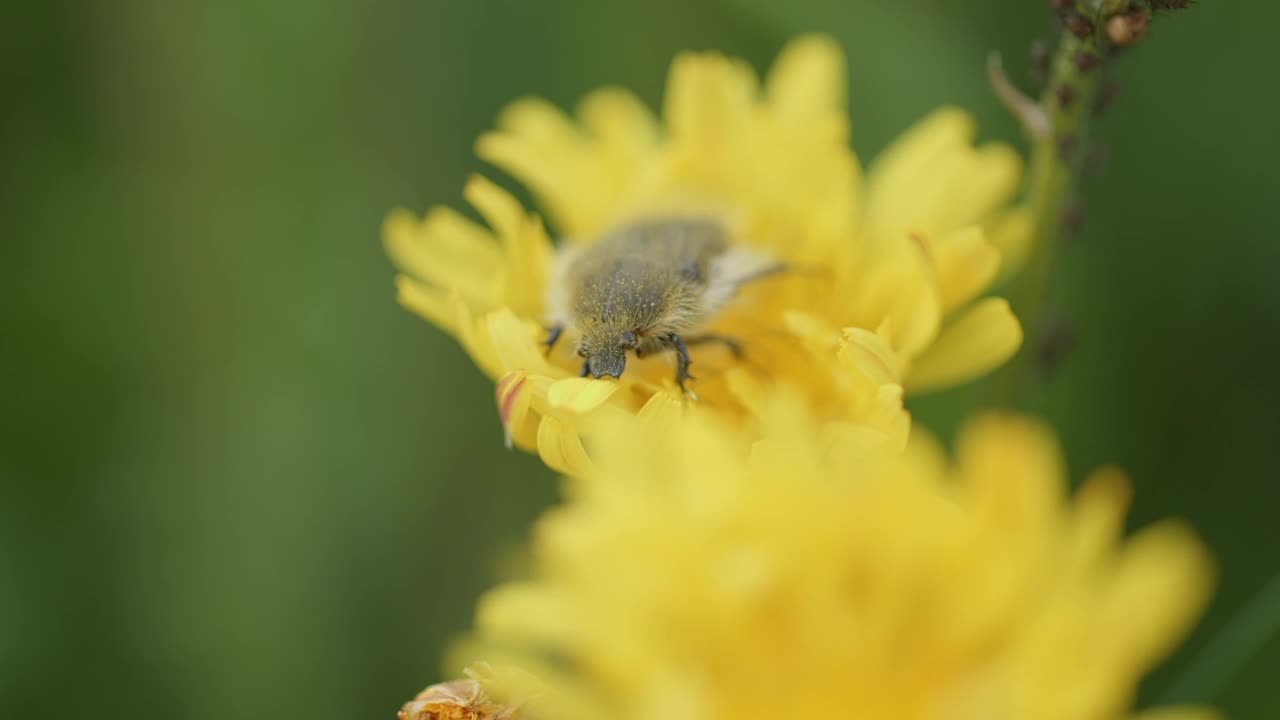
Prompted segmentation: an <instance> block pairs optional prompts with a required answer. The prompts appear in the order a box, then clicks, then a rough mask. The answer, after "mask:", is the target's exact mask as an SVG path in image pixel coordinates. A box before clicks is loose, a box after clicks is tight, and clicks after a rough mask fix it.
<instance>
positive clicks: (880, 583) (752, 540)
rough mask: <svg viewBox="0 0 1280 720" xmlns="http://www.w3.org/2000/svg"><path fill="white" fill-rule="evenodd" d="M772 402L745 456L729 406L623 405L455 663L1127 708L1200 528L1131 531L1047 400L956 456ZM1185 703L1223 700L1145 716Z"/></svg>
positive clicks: (1203, 575) (1086, 711)
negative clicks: (528, 571) (631, 411)
mask: <svg viewBox="0 0 1280 720" xmlns="http://www.w3.org/2000/svg"><path fill="white" fill-rule="evenodd" d="M763 415H764V416H765V417H767V418H769V419H768V421H767V426H766V427H765V428H763V430H762V432H761V439H760V440H758V441H757V442H755V443H754V445H753V447H752V448H751V450H750V452H743V450H744V448H743V442H744V440H743V438H742V435H741V433H740V432H738V431H737V430H735V429H733V428H729V427H726V426H725V425H724V422H723V418H717V417H713V416H711V414H710V413H704V412H698V411H695V412H692V413H691V414H690V415H689V416H688V417H686V419H685V422H683V423H681V424H680V425H679V426H678V428H674V429H673V427H672V426H670V425H666V424H663V423H642V424H641V423H637V422H635V421H634V420H633V419H627V420H631V421H630V422H627V421H625V420H624V421H623V422H621V423H619V424H613V423H606V425H605V427H604V428H602V429H601V431H600V432H599V433H598V434H597V435H594V436H593V438H594V439H595V441H596V452H594V453H593V462H594V469H593V470H592V471H591V472H590V473H588V475H587V476H586V477H584V478H580V479H578V480H575V481H572V482H571V483H570V485H569V490H568V500H567V502H566V504H565V505H564V506H562V507H560V508H558V509H555V510H553V511H551V512H550V513H549V514H548V515H547V516H545V517H544V518H543V519H542V521H541V522H540V524H539V526H538V527H537V531H536V536H535V543H534V554H535V570H534V571H533V576H532V578H531V579H529V580H524V581H519V582H515V583H512V584H508V585H505V586H500V587H498V588H497V589H496V590H494V591H492V592H491V593H489V594H488V595H487V596H486V597H484V598H483V599H482V601H481V603H480V605H479V608H478V611H477V627H478V630H477V636H476V638H475V639H474V640H473V641H472V642H470V643H468V644H466V645H465V648H464V649H463V651H462V654H461V656H460V657H459V659H463V660H464V661H469V660H471V659H472V657H473V656H475V657H483V658H486V659H488V660H491V661H493V662H495V664H498V663H503V664H508V665H510V666H512V667H520V668H523V669H525V670H528V671H531V672H532V673H533V674H534V675H536V676H537V677H538V678H539V679H540V681H541V682H542V683H543V684H544V685H545V688H544V691H545V692H546V697H545V699H546V700H547V702H546V703H544V704H542V705H540V706H539V707H538V709H537V712H534V713H533V714H532V715H531V717H536V718H539V719H540V720H577V719H578V718H583V719H584V720H585V719H586V718H612V719H613V720H676V719H680V720H683V719H688V720H715V719H716V718H726V719H727V718H732V719H734V720H749V719H750V718H761V719H762V720H763V719H765V718H778V717H803V718H831V717H860V718H875V719H877V720H888V719H891V718H893V719H901V720H926V719H927V720H1113V719H1116V718H1121V717H1125V716H1127V715H1128V712H1129V709H1130V706H1131V704H1132V702H1133V696H1134V692H1135V687H1136V684H1137V681H1138V680H1139V679H1140V677H1141V676H1142V675H1143V674H1144V673H1145V672H1146V671H1148V670H1149V669H1150V668H1151V667H1152V666H1153V665H1154V664H1155V663H1156V662H1157V661H1158V660H1160V659H1161V658H1162V657H1164V656H1165V655H1166V654H1167V653H1168V652H1169V651H1170V650H1171V649H1172V647H1173V646H1174V645H1175V643H1176V642H1177V641H1178V640H1179V638H1180V637H1181V636H1182V635H1183V633H1184V632H1185V631H1186V629H1187V628H1188V626H1189V625H1190V624H1191V622H1192V621H1193V620H1194V619H1195V618H1196V617H1197V616H1198V615H1199V613H1200V611H1201V609H1202V607H1203V605H1204V603H1205V600H1206V597H1207V594H1208V591H1209V587H1210V585H1211V579H1210V578H1211V569H1210V561H1209V559H1208V557H1207V555H1206V552H1205V550H1204V549H1203V547H1202V545H1201V544H1200V542H1199V541H1198V540H1197V539H1196V538H1195V536H1194V535H1193V533H1192V532H1191V531H1190V530H1188V529H1187V528H1186V527H1185V526H1183V525H1182V524H1181V523H1179V522H1176V521H1165V522H1161V523H1159V524H1156V525H1154V526H1151V527H1149V528H1146V529H1144V530H1141V531H1139V532H1138V533H1137V534H1135V535H1133V536H1132V537H1129V538H1127V539H1126V538H1124V537H1123V516H1124V513H1125V510H1126V507H1127V504H1128V500H1129V494H1130V491H1129V486H1128V484H1127V481H1126V479H1125V477H1124V476H1123V474H1122V473H1120V472H1119V471H1118V470H1115V469H1101V470H1098V471H1096V472H1095V473H1093V474H1092V475H1091V476H1089V477H1088V478H1087V479H1086V480H1085V482H1084V484H1083V486H1082V487H1081V488H1080V490H1079V491H1078V492H1077V493H1076V495H1075V497H1074V498H1069V497H1068V495H1067V491H1066V487H1067V484H1066V480H1065V477H1064V469H1063V465H1062V460H1061V457H1060V453H1059V450H1058V447H1057V445H1056V442H1055V440H1054V438H1053V436H1052V433H1051V432H1050V431H1049V430H1048V429H1046V428H1045V427H1043V426H1041V425H1040V424H1038V423H1036V422H1034V421H1031V420H1027V419H1023V418H1018V417H1013V416H1006V415H988V416H983V417H980V418H978V419H975V420H973V421H971V422H970V423H969V424H968V426H967V427H966V428H965V429H964V430H963V431H962V432H961V434H960V436H959V439H958V440H957V447H956V455H955V459H954V461H951V460H948V459H947V456H946V454H945V453H944V452H942V451H941V450H939V449H938V448H937V446H936V444H935V443H933V442H931V441H928V440H926V439H925V438H921V437H917V436H916V435H914V434H913V438H912V442H911V443H910V445H909V446H908V448H907V450H906V452H905V453H901V454H899V453H890V452H885V451H883V450H879V451H876V450H867V449H865V448H858V449H852V446H850V445H849V444H848V443H844V442H841V441H840V438H838V437H834V436H832V435H831V434H830V432H829V430H824V429H823V428H821V427H820V426H819V425H817V424H815V423H814V421H813V420H812V418H811V416H810V415H809V413H808V410H807V409H805V408H804V407H803V403H801V402H798V401H787V400H785V399H783V400H770V401H769V406H768V407H767V408H766V412H765V413H763ZM502 685H503V684H502V683H498V684H497V687H495V688H494V691H495V693H497V694H498V695H500V696H503V697H510V696H511V695H512V694H515V695H522V694H524V695H527V694H528V692H529V691H528V690H527V689H526V688H527V687H528V685H527V684H526V685H525V686H524V687H518V688H504V687H503V686H502ZM530 707H531V710H532V709H533V706H530ZM1164 713H1169V714H1164ZM1175 716H1176V717H1178V718H1180V719H1185V720H1189V719H1190V718H1204V717H1213V715H1212V713H1209V712H1207V711H1199V710H1195V709H1189V708H1188V709H1177V710H1174V711H1169V710H1165V711H1160V712H1153V713H1150V714H1143V715H1142V717H1146V718H1151V719H1152V720H1154V718H1156V717H1163V718H1171V717H1175Z"/></svg>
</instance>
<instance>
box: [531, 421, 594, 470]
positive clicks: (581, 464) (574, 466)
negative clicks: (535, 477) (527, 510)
mask: <svg viewBox="0 0 1280 720" xmlns="http://www.w3.org/2000/svg"><path fill="white" fill-rule="evenodd" d="M538 456H539V457H541V458H542V462H544V463H546V464H547V467H549V468H551V469H552V470H555V471H556V472H561V473H564V474H566V475H571V476H574V477H581V476H583V475H585V474H586V473H588V472H590V471H591V459H590V458H588V457H587V451H586V450H585V449H584V448H583V447H582V438H580V437H579V436H578V433H577V431H576V430H575V429H574V428H573V426H571V425H570V424H569V423H567V422H565V421H563V420H561V419H560V418H557V417H555V416H552V415H547V416H544V417H543V418H542V423H541V424H539V425H538Z"/></svg>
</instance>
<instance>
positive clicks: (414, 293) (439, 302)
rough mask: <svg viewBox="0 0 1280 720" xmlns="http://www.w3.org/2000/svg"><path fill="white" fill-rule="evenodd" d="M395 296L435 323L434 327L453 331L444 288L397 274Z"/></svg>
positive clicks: (403, 303)
mask: <svg viewBox="0 0 1280 720" xmlns="http://www.w3.org/2000/svg"><path fill="white" fill-rule="evenodd" d="M396 297H397V299H398V300H399V302H400V304H401V305H403V306H405V307H407V308H409V309H410V310H412V311H414V312H415V313H417V314H419V315H421V316H422V317H424V318H426V319H427V320H430V321H431V322H432V323H435V325H436V327H439V328H440V329H442V330H444V331H445V332H448V333H454V314H453V309H452V307H451V306H450V304H449V294H448V293H446V292H445V291H444V290H441V289H440V288H437V287H432V286H430V285H424V284H422V283H420V282H418V281H417V280H414V279H413V278H410V277H407V276H405V275H398V276H396Z"/></svg>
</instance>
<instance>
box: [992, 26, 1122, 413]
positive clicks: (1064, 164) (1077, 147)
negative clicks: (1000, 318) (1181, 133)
mask: <svg viewBox="0 0 1280 720" xmlns="http://www.w3.org/2000/svg"><path fill="white" fill-rule="evenodd" d="M1116 5H1117V3H1114V2H1110V1H1107V2H1098V1H1096V0H1095V1H1092V2H1089V1H1082V2H1078V3H1077V4H1076V8H1075V10H1074V11H1072V12H1071V13H1070V14H1069V15H1067V16H1064V18H1065V20H1064V23H1063V25H1064V27H1063V30H1062V36H1061V38H1060V40H1059V42H1058V47H1057V51H1056V52H1055V54H1054V57H1053V60H1052V64H1051V65H1050V69H1049V77H1048V83H1047V85H1046V86H1045V90H1044V93H1043V94H1042V95H1041V97H1040V99H1039V101H1038V102H1037V103H1036V108H1035V109H1036V111H1037V112H1035V120H1036V122H1034V123H1032V122H1027V118H1026V117H1025V115H1026V112H1025V110H1024V111H1023V112H1022V113H1020V116H1023V119H1024V124H1025V125H1026V126H1027V130H1028V134H1030V135H1031V141H1032V147H1031V165H1030V170H1029V173H1028V180H1027V203H1028V205H1029V207H1030V208H1031V209H1032V212H1033V213H1034V218H1035V220H1034V226H1033V227H1034V230H1033V241H1032V242H1033V245H1032V250H1031V255H1030V257H1029V258H1028V260H1027V265H1026V267H1025V268H1024V269H1023V271H1022V273H1021V276H1020V277H1019V279H1018V280H1017V282H1016V283H1015V284H1014V286H1013V287H1012V289H1011V293H1012V295H1011V301H1012V305H1013V309H1014V312H1015V314H1016V315H1017V316H1018V318H1019V319H1020V320H1021V321H1022V323H1023V328H1024V335H1025V337H1026V341H1025V343H1024V345H1023V348H1022V350H1021V351H1020V352H1019V354H1018V357H1017V358H1016V359H1015V360H1014V362H1013V364H1012V365H1011V367H1010V368H1009V369H1008V370H1007V371H1006V373H1005V377H1004V379H1003V382H1002V383H1001V384H1000V386H999V394H1000V396H1001V397H1000V399H1001V400H1002V401H1003V402H1004V404H1008V405H1015V404H1017V400H1018V399H1019V397H1018V396H1019V395H1020V393H1022V392H1023V391H1024V390H1025V388H1026V386H1027V384H1028V375H1029V374H1030V372H1031V371H1032V370H1033V369H1034V365H1035V363H1036V361H1037V359H1038V358H1037V355H1038V353H1039V350H1040V347H1041V344H1042V343H1043V342H1044V340H1045V329H1046V326H1047V325H1048V323H1049V321H1050V320H1051V318H1049V317H1047V312H1046V305H1047V303H1048V298H1049V296H1050V288H1051V276H1052V268H1053V259H1054V255H1055V253H1056V251H1057V247H1058V245H1059V243H1060V241H1061V239H1062V236H1063V235H1064V233H1065V232H1066V231H1067V228H1069V227H1070V226H1071V225H1073V224H1074V223H1075V222H1076V221H1077V220H1076V218H1075V217H1073V216H1074V215H1075V214H1076V213H1077V212H1078V210H1077V209H1076V208H1075V207H1074V203H1075V200H1076V191H1077V186H1078V184H1079V178H1080V174H1081V171H1082V170H1083V169H1084V165H1085V160H1086V157H1087V152H1086V150H1087V141H1088V137H1089V130H1090V125H1091V121H1092V120H1093V117H1094V116H1095V115H1096V109H1097V107H1098V103H1099V99H1100V94H1101V92H1102V87H1103V74H1104V73H1103V70H1104V67H1105V64H1106V63H1105V62H1104V61H1105V60H1106V58H1107V55H1108V53H1109V50H1110V44H1109V42H1108V39H1107V31H1106V23H1107V20H1108V19H1109V18H1110V17H1112V16H1113V15H1114V14H1115V13H1116V12H1118V10H1117V7H1116Z"/></svg>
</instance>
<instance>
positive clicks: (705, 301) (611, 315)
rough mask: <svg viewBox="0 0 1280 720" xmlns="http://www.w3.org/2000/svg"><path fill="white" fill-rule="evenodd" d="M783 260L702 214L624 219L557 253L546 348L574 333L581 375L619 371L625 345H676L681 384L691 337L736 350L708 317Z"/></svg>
mask: <svg viewBox="0 0 1280 720" xmlns="http://www.w3.org/2000/svg"><path fill="white" fill-rule="evenodd" d="M783 269H784V266H783V265H782V264H781V263H778V262H774V261H772V260H770V259H768V258H766V257H763V256H760V255H757V254H754V253H751V252H749V251H747V250H744V249H742V248H741V247H737V246H734V245H733V244H731V242H730V239H729V235H728V231H727V229H726V228H725V227H724V226H723V225H722V224H720V223H719V222H716V221H714V220H709V219H704V218H663V219H654V220H645V221H640V222H636V223H634V224H630V225H626V226H623V227H621V228H619V229H617V230H615V231H613V232H611V233H610V234H608V235H606V236H604V237H603V238H601V239H600V241H599V242H597V243H595V244H594V245H592V246H591V247H588V248H582V249H578V248H566V249H564V250H562V251H561V252H560V255H559V256H558V257H557V261H556V268H555V271H554V277H553V281H552V283H551V294H550V295H551V296H550V297H549V298H548V300H549V302H548V305H549V307H550V308H551V310H552V318H551V326H550V329H549V330H548V332H547V339H546V345H547V348H548V350H550V349H551V348H552V347H554V346H555V343H556V341H557V340H558V339H559V338H560V336H561V335H562V334H563V333H565V332H566V331H568V332H569V333H570V334H571V335H574V336H576V337H577V338H578V355H579V356H580V357H582V358H583V362H582V373H581V374H582V376H583V377H586V376H587V375H590V376H591V377H595V378H601V377H613V378H617V377H620V376H621V375H622V371H623V369H624V368H625V367H626V364H627V352H628V351H631V352H634V353H635V355H636V357H638V358H642V357H645V356H647V355H652V354H654V353H657V352H662V351H666V350H672V351H674V352H675V355H676V383H677V384H678V385H679V386H680V389H681V390H685V381H686V380H691V379H694V378H693V376H692V375H690V374H689V365H690V363H691V360H690V359H689V349H688V348H689V346H690V345H697V344H700V343H720V344H722V345H724V346H725V347H727V348H728V349H729V350H730V351H731V352H732V353H733V354H734V355H735V356H740V355H741V353H742V347H741V345H740V344H739V343H738V341H737V340H735V339H734V338H730V337H726V336H723V335H717V334H715V333H711V332H708V331H707V329H706V327H707V325H708V324H709V323H710V322H711V321H712V320H714V318H715V316H716V314H717V313H718V312H719V311H720V310H722V309H723V308H724V307H725V305H727V304H728V303H729V301H731V300H732V299H733V297H734V295H735V293H736V292H737V290H738V289H739V288H740V287H742V286H743V285H744V284H745V283H748V282H750V281H752V280H756V279H759V278H762V277H765V276H767V275H771V274H773V273H776V272H779V271H781V270H783Z"/></svg>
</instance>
